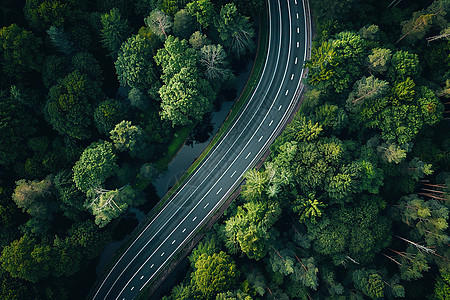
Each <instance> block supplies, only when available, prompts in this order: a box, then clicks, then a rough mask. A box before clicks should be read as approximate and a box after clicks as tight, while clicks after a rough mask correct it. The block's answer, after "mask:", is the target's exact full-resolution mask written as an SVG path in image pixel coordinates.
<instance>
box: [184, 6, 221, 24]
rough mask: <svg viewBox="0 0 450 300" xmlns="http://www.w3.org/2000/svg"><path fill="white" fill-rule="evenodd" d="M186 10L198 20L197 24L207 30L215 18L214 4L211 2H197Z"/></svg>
mask: <svg viewBox="0 0 450 300" xmlns="http://www.w3.org/2000/svg"><path fill="white" fill-rule="evenodd" d="M186 10H187V11H188V12H189V13H190V14H191V15H193V16H195V17H196V18H197V22H198V23H199V24H200V25H201V26H203V27H204V28H207V27H208V26H209V25H210V24H211V23H212V22H213V18H214V4H213V3H211V1H210V0H195V1H192V2H190V3H188V4H187V5H186Z"/></svg>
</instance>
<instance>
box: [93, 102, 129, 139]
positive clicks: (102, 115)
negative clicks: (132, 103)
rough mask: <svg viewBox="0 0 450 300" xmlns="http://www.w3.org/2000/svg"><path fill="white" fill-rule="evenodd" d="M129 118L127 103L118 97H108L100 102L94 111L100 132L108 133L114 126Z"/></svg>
mask: <svg viewBox="0 0 450 300" xmlns="http://www.w3.org/2000/svg"><path fill="white" fill-rule="evenodd" d="M126 118H127V108H126V106H125V104H123V103H122V102H120V101H118V100H116V99H106V100H105V101H102V102H100V104H99V105H98V107H97V108H96V109H95V111H94V121H95V125H96V126H97V129H98V131H99V132H101V133H103V134H106V135H107V134H108V133H109V132H110V131H111V130H113V129H114V126H115V125H116V124H117V123H119V122H120V121H122V120H124V119H126Z"/></svg>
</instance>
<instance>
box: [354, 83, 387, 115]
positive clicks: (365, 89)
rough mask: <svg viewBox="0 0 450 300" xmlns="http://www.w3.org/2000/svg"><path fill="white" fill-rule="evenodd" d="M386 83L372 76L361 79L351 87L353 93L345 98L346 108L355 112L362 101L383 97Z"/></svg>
mask: <svg viewBox="0 0 450 300" xmlns="http://www.w3.org/2000/svg"><path fill="white" fill-rule="evenodd" d="M388 87H389V85H388V82H387V81H384V80H380V79H378V78H376V77H374V76H369V77H365V76H364V77H363V78H361V79H360V80H358V81H357V82H356V83H355V85H354V86H353V91H352V92H351V93H350V95H349V96H348V98H347V107H348V108H349V109H350V110H353V111H354V110H356V109H357V108H358V107H360V106H361V105H362V103H364V101H367V100H371V99H375V98H379V97H383V95H384V94H385V93H386V92H387V90H388Z"/></svg>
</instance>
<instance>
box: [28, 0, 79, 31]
mask: <svg viewBox="0 0 450 300" xmlns="http://www.w3.org/2000/svg"><path fill="white" fill-rule="evenodd" d="M70 4H74V3H73V2H72V3H70V2H68V1H58V0H57V1H45V0H27V1H26V4H25V7H24V9H23V12H24V14H25V19H26V20H27V21H28V24H30V26H31V27H32V28H34V29H36V30H38V31H43V30H44V29H45V28H48V27H49V26H52V25H53V26H56V27H61V26H63V25H64V23H65V22H66V20H67V19H69V18H70V14H71V10H72V9H73V7H71V5H70Z"/></svg>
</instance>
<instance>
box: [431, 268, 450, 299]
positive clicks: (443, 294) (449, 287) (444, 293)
mask: <svg viewBox="0 0 450 300" xmlns="http://www.w3.org/2000/svg"><path fill="white" fill-rule="evenodd" d="M434 297H435V298H436V299H437V300H445V299H448V298H449V297H450V274H448V273H447V274H445V273H443V272H441V273H440V275H439V276H438V277H437V280H436V284H435V285H434Z"/></svg>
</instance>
